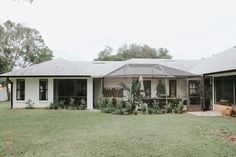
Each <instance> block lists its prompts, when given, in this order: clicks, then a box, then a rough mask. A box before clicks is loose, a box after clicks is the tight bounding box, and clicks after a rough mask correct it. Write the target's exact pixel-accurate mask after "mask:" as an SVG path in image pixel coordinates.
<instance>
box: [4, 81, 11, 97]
mask: <svg viewBox="0 0 236 157" xmlns="http://www.w3.org/2000/svg"><path fill="white" fill-rule="evenodd" d="M5 86H6V90H7V101H10V97H11V94H10V91H9V86H8V83H6V84H5Z"/></svg>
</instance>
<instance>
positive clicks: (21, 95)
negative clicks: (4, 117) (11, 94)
mask: <svg viewBox="0 0 236 157" xmlns="http://www.w3.org/2000/svg"><path fill="white" fill-rule="evenodd" d="M16 83H17V85H16V99H17V100H25V80H22V79H20V80H17V81H16Z"/></svg>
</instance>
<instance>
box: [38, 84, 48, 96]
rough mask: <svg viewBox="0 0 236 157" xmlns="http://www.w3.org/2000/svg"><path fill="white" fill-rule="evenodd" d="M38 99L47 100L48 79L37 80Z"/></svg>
mask: <svg viewBox="0 0 236 157" xmlns="http://www.w3.org/2000/svg"><path fill="white" fill-rule="evenodd" d="M39 100H48V80H39Z"/></svg>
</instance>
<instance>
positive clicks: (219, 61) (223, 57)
mask: <svg viewBox="0 0 236 157" xmlns="http://www.w3.org/2000/svg"><path fill="white" fill-rule="evenodd" d="M230 70H236V47H233V48H230V49H228V50H225V51H223V52H221V53H219V54H216V55H214V56H212V57H209V58H206V59H204V60H201V61H200V62H199V63H198V64H197V65H195V66H194V67H193V68H191V69H190V72H192V73H195V74H208V73H217V72H223V71H230Z"/></svg>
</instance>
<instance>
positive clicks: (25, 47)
mask: <svg viewBox="0 0 236 157" xmlns="http://www.w3.org/2000/svg"><path fill="white" fill-rule="evenodd" d="M52 57H53V53H52V51H51V50H50V49H49V48H48V47H47V46H46V44H45V43H44V40H43V38H42V36H41V35H40V33H39V31H37V30H36V29H32V28H29V27H25V26H23V25H22V24H20V23H14V22H11V21H6V22H5V23H4V24H3V25H2V26H1V25H0V58H1V60H2V61H4V62H2V63H1V64H0V67H4V68H3V69H1V70H0V72H1V73H3V72H8V71H11V70H12V69H14V68H24V67H27V66H29V65H32V64H36V63H41V62H44V61H47V60H51V59H52ZM2 64H3V65H2Z"/></svg>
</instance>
